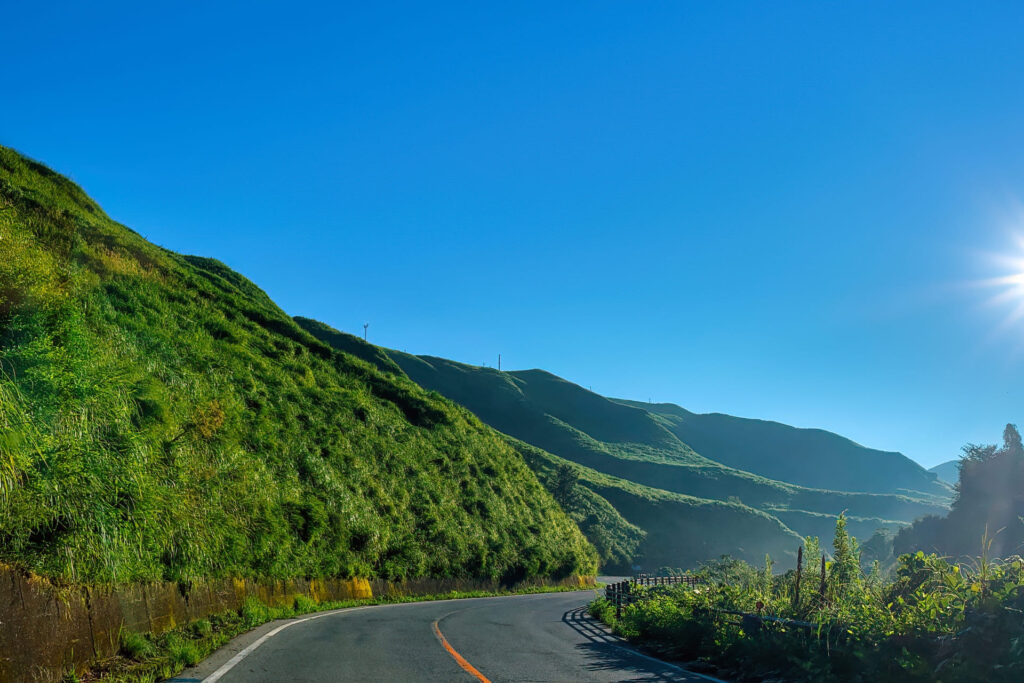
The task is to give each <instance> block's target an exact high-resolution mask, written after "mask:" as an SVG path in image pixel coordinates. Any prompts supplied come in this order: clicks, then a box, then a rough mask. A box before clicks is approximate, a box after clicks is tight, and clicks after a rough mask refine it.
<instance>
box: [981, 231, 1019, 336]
mask: <svg viewBox="0 0 1024 683" xmlns="http://www.w3.org/2000/svg"><path fill="white" fill-rule="evenodd" d="M1014 241H1015V242H1016V243H1017V248H1018V250H1019V251H1018V253H1017V254H1015V255H1009V254H1004V255H999V256H993V257H992V261H993V264H994V265H995V267H996V268H998V270H999V271H1001V274H1000V275H997V276H996V277H993V278H989V279H988V280H985V281H984V282H983V284H984V285H985V286H987V287H988V288H990V289H994V290H996V291H995V293H994V294H993V295H992V297H991V298H990V299H989V300H988V303H989V304H990V305H991V306H993V307H998V308H1001V309H1005V310H1007V316H1006V318H1005V320H1004V326H1010V325H1013V324H1014V323H1016V322H1017V321H1019V320H1021V319H1024V237H1021V236H1016V239H1015V240H1014Z"/></svg>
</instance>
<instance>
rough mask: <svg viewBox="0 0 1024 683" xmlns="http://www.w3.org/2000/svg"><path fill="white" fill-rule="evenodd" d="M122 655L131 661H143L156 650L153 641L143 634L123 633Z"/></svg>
mask: <svg viewBox="0 0 1024 683" xmlns="http://www.w3.org/2000/svg"><path fill="white" fill-rule="evenodd" d="M120 640H121V650H120V651H121V654H122V655H124V656H125V657H128V658H129V659H135V660H140V661H141V660H143V659H145V658H146V657H149V656H150V655H152V654H153V653H154V652H155V651H156V650H155V647H154V646H153V643H152V641H150V640H149V638H147V637H146V636H144V635H143V634H141V633H134V632H132V631H121V638H120Z"/></svg>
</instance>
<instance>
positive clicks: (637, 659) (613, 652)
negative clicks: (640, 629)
mask: <svg viewBox="0 0 1024 683" xmlns="http://www.w3.org/2000/svg"><path fill="white" fill-rule="evenodd" d="M562 621H563V622H564V623H565V624H567V625H568V626H569V627H570V628H572V629H573V630H574V631H576V632H577V633H579V634H580V635H582V636H583V637H584V638H586V640H587V642H585V643H582V644H580V645H577V646H576V647H577V648H580V649H582V650H583V654H584V657H585V659H586V661H587V665H586V666H587V668H588V669H589V670H591V671H605V670H608V671H622V672H629V673H630V674H631V677H630V678H628V679H623V680H629V681H690V682H695V681H707V680H709V679H708V678H705V677H703V676H699V675H697V674H694V673H690V672H688V671H681V670H679V669H675V668H673V667H672V666H671V665H669V664H661V663H656V662H655V661H652V660H650V659H645V658H644V657H642V656H641V655H639V654H638V653H636V652H634V651H633V650H631V649H629V648H628V647H626V646H625V645H624V644H623V641H622V639H621V638H619V637H618V636H614V635H612V634H610V633H608V631H607V630H606V629H605V628H604V626H603V625H602V624H601V623H600V622H598V621H596V620H595V619H593V618H592V617H591V616H590V615H588V614H587V608H586V607H577V608H576V609H572V610H569V611H568V612H566V613H565V614H563V615H562Z"/></svg>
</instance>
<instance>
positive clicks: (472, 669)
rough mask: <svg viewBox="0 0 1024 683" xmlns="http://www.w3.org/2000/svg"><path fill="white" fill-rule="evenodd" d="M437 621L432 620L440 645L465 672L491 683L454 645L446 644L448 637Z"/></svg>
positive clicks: (485, 682) (482, 682) (483, 682)
mask: <svg viewBox="0 0 1024 683" xmlns="http://www.w3.org/2000/svg"><path fill="white" fill-rule="evenodd" d="M438 621H440V619H435V620H434V635H435V636H437V639H438V640H440V641H441V645H443V646H444V649H445V650H448V654H450V655H451V656H452V659H454V660H455V662H456V663H457V664H458V665H459V666H461V667H462V668H463V669H464V670H465V671H466V673H469V674H472V675H473V676H476V679H477V680H478V681H480V683H491V682H490V680H488V678H487V676H484V675H483V674H482V673H480V672H479V671H477V670H476V667H475V666H473V665H472V664H470V663H469V662H467V661H466V659H465V658H464V657H463V656H462V655H460V654H459V653H458V652H456V651H455V648H454V647H452V646H451V645H449V644H448V639H447V638H445V637H444V634H443V633H441V628H440V627H439V626H438V625H437V622H438Z"/></svg>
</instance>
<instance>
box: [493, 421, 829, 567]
mask: <svg viewBox="0 0 1024 683" xmlns="http://www.w3.org/2000/svg"><path fill="white" fill-rule="evenodd" d="M512 442H513V444H514V445H515V447H516V448H517V449H518V450H519V452H520V453H522V455H523V457H524V458H525V459H526V461H527V463H529V464H530V467H531V468H533V470H534V471H535V472H537V475H538V477H539V478H540V480H541V482H543V483H544V484H545V485H546V486H549V488H550V487H551V482H552V479H553V477H554V472H555V471H556V468H558V467H559V466H561V465H565V464H569V461H568V460H564V459H562V458H559V457H558V456H555V455H551V454H550V453H548V452H546V451H542V450H541V449H539V448H535V447H534V446H530V445H529V444H526V443H523V442H522V441H517V440H514V439H513V440H512ZM571 466H572V467H574V468H575V469H576V471H577V473H578V475H579V487H580V488H581V489H582V491H583V493H584V494H585V495H584V496H583V497H582V498H583V499H582V500H581V501H580V503H579V504H578V508H577V509H578V510H579V514H580V516H581V517H583V518H584V519H583V520H582V523H581V525H580V528H581V529H583V531H584V533H586V534H587V536H588V538H591V540H593V541H594V542H595V545H597V546H598V548H599V550H600V548H601V547H602V545H603V544H602V542H601V540H600V536H598V540H595V537H594V536H593V535H592V534H595V532H596V533H597V534H615V536H614V538H615V540H616V541H618V542H619V543H620V545H621V547H622V548H623V549H624V550H631V554H629V553H623V558H626V557H630V558H631V559H630V561H629V562H632V563H638V564H640V565H641V566H643V567H645V568H647V569H654V568H657V567H663V566H667V567H693V566H696V565H697V564H699V563H700V562H704V561H707V560H710V559H715V558H718V557H720V556H721V555H731V556H733V557H737V558H741V559H743V560H745V561H747V562H752V563H762V562H764V556H765V555H766V554H770V555H771V556H772V557H773V558H775V559H776V560H778V561H781V563H782V565H783V566H788V565H791V564H793V563H794V562H795V561H796V549H797V548H798V547H800V545H801V543H802V542H803V539H802V537H800V536H799V535H797V534H796V533H794V532H793V531H792V530H791V529H789V528H788V527H787V526H786V525H785V524H783V523H782V522H780V521H779V520H778V519H777V518H776V517H775V516H773V515H770V514H767V513H765V512H762V511H760V510H755V509H753V508H750V507H748V506H746V505H743V504H742V503H731V502H722V501H713V500H705V499H701V498H694V497H692V496H684V495H681V494H678V493H671V492H669V491H664V490H661V489H655V488H651V487H648V486H642V485H640V484H636V483H634V482H631V481H626V480H625V479H619V478H616V477H610V476H608V475H605V474H601V473H600V472H596V471H594V470H592V469H590V468H588V467H583V466H582V465H576V464H574V463H573V464H571ZM603 506H607V507H608V508H610V509H611V511H613V512H614V514H615V515H617V516H620V517H621V518H622V519H623V520H624V521H626V520H628V521H626V524H629V525H630V526H631V527H633V528H636V529H640V530H642V535H640V536H639V537H637V536H635V535H629V536H627V535H626V533H624V532H623V529H622V526H621V524H619V525H616V524H614V523H611V522H609V521H605V522H604V523H602V524H601V525H599V526H598V525H593V526H592V525H588V524H587V523H586V521H587V519H586V518H588V517H592V518H596V517H597V515H598V514H599V513H597V512H596V510H595V511H593V512H592V510H594V509H595V508H596V509H597V510H600V509H603ZM634 525H635V526H634ZM833 526H834V520H833ZM627 532H628V530H627ZM629 562H621V563H616V562H614V561H610V562H607V563H606V564H604V565H603V567H604V569H605V571H611V572H616V571H621V572H628V571H629V569H630V567H629Z"/></svg>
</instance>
